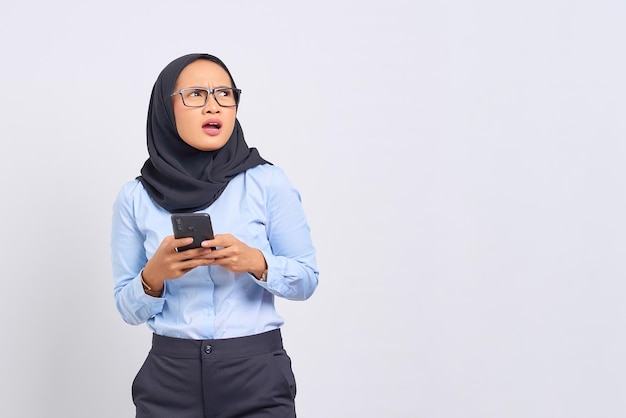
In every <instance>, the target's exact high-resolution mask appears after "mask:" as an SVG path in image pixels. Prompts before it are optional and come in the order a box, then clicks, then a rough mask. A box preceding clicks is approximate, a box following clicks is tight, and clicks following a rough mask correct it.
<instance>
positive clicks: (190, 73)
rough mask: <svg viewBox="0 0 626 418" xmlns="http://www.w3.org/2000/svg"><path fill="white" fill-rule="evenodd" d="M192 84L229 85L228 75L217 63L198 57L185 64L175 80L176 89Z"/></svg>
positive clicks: (206, 85)
mask: <svg viewBox="0 0 626 418" xmlns="http://www.w3.org/2000/svg"><path fill="white" fill-rule="evenodd" d="M192 86H193V87H213V86H230V77H228V73H227V72H226V70H224V69H223V68H222V67H221V66H220V65H219V64H216V63H214V62H213V61H209V60H205V59H199V60H196V61H194V62H192V63H191V64H189V65H188V66H186V67H185V68H184V69H183V71H181V73H180V75H179V76H178V79H177V80H176V89H180V88H185V87H192ZM231 87H232V86H231Z"/></svg>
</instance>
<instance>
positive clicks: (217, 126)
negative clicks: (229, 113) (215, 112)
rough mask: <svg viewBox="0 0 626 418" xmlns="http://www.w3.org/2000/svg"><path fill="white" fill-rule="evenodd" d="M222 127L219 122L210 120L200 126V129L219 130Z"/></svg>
mask: <svg viewBox="0 0 626 418" xmlns="http://www.w3.org/2000/svg"><path fill="white" fill-rule="evenodd" d="M221 127H222V123H221V122H220V121H219V120H215V121H213V120H211V121H207V122H205V123H204V125H202V129H220V128H221Z"/></svg>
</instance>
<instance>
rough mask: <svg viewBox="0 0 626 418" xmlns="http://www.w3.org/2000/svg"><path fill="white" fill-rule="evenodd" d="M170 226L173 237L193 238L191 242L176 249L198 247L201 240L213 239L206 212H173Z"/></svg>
mask: <svg viewBox="0 0 626 418" xmlns="http://www.w3.org/2000/svg"><path fill="white" fill-rule="evenodd" d="M172 228H173V229H174V237H175V238H188V237H192V238H193V242H192V243H191V244H189V245H185V246H184V247H178V248H177V249H176V250H177V251H186V250H190V249H192V248H199V247H200V244H201V243H202V241H206V240H208V239H213V225H212V224H211V217H210V216H209V214H208V213H173V214H172Z"/></svg>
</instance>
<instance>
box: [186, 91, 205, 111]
mask: <svg viewBox="0 0 626 418" xmlns="http://www.w3.org/2000/svg"><path fill="white" fill-rule="evenodd" d="M208 94H209V93H208V92H207V91H206V90H201V89H189V90H185V91H183V102H184V104H185V106H189V107H196V106H197V107H200V106H204V105H205V104H206V98H207V96H208Z"/></svg>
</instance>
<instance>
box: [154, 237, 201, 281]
mask: <svg viewBox="0 0 626 418" xmlns="http://www.w3.org/2000/svg"><path fill="white" fill-rule="evenodd" d="M192 242H193V238H178V239H176V238H174V236H173V235H169V236H167V237H165V238H164V239H163V241H162V242H161V245H159V248H157V250H156V251H155V253H154V255H153V256H152V258H151V259H150V260H148V262H147V263H146V266H145V267H144V269H143V272H142V277H143V281H144V282H145V283H146V284H147V285H148V286H149V287H150V288H151V289H152V291H153V292H158V293H161V291H162V290H163V282H164V281H165V280H172V279H178V278H180V277H181V276H182V275H183V274H185V273H187V272H188V271H190V270H193V269H194V268H196V267H199V266H208V265H210V264H211V262H212V261H213V258H211V257H210V254H211V249H210V248H194V249H191V250H186V251H181V252H178V251H176V248H178V247H184V246H185V245H189V244H191V243H192Z"/></svg>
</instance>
